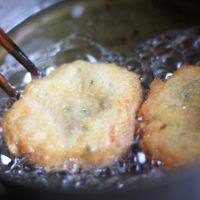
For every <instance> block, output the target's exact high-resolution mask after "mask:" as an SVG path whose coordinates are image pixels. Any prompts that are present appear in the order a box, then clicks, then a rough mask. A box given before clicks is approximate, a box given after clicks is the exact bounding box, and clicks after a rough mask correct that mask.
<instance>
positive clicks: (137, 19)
mask: <svg viewBox="0 0 200 200" xmlns="http://www.w3.org/2000/svg"><path fill="white" fill-rule="evenodd" d="M199 22H200V16H199V15H198V14H196V13H190V12H189V13H187V12H186V13H185V12H183V11H180V10H179V11H178V12H177V10H176V9H174V8H170V7H167V8H160V7H159V8H158V7H156V6H154V5H153V4H152V3H150V1H147V0H134V1H128V0H124V1H122V0H115V1H101V0H94V1H89V0H86V1H81V0H76V1H65V2H63V3H59V4H57V5H55V6H52V7H51V8H49V9H46V10H44V11H42V12H40V13H38V14H37V15H35V16H32V17H30V18H28V19H27V20H26V21H24V22H23V23H21V24H19V25H18V26H17V27H16V28H14V29H13V30H12V31H11V32H10V34H11V36H12V38H13V39H14V40H15V41H16V43H18V44H19V46H20V47H21V48H22V49H23V50H24V52H26V54H27V55H28V56H29V58H30V59H31V60H32V61H33V62H34V63H35V64H36V66H38V67H39V68H40V69H41V70H42V71H43V72H44V73H46V74H49V73H50V72H51V71H52V70H54V69H55V68H56V67H57V66H59V65H61V64H62V63H66V62H71V61H74V60H77V59H83V60H87V61H90V62H96V61H97V62H114V63H116V64H118V65H120V66H123V67H127V68H128V70H131V71H134V72H136V73H138V74H140V75H141V81H142V85H143V89H144V94H145V93H146V91H147V90H148V88H149V86H150V83H151V82H152V80H153V79H154V78H157V79H166V78H168V77H169V76H171V75H172V74H173V72H174V71H175V70H176V69H177V68H179V67H180V66H181V65H182V64H194V65H195V64H196V65H200V28H199V26H200V23H199ZM0 66H1V68H0V71H1V73H2V74H3V75H4V76H5V77H6V78H7V79H8V80H9V82H10V83H12V84H13V85H15V86H16V87H17V88H18V89H20V90H23V88H24V86H25V85H26V84H28V83H29V82H30V81H31V80H32V78H31V76H30V73H28V72H26V71H25V70H23V68H22V66H21V65H20V64H18V63H17V62H16V61H15V60H14V59H13V58H12V57H11V56H10V55H7V54H6V52H5V51H4V50H3V49H0ZM13 101H14V100H13V99H9V98H8V97H7V96H6V95H5V94H4V93H3V91H0V120H1V119H2V114H3V112H4V111H5V110H6V109H7V108H9V107H10V106H11V105H12V103H13ZM138 120H139V119H138ZM0 131H2V130H0ZM134 141H135V142H134V145H133V147H132V148H131V149H130V150H129V151H128V152H127V154H126V155H124V156H122V158H121V159H120V160H119V161H118V163H116V164H115V165H113V166H111V167H107V168H99V169H96V170H87V171H83V170H79V169H77V168H76V166H75V167H74V169H73V173H69V172H57V173H48V172H47V171H46V170H45V169H42V168H35V167H33V166H30V165H28V164H27V162H26V160H25V159H23V158H13V157H11V156H10V155H9V154H8V152H7V150H6V148H5V146H4V144H3V141H2V139H0V175H1V176H2V177H5V178H7V179H10V180H13V179H14V180H15V182H19V183H23V184H24V185H26V184H33V183H34V184H35V185H38V186H41V187H47V188H61V189H63V190H65V189H69V188H73V189H86V188H87V190H88V188H89V190H93V189H94V188H95V189H98V190H103V189H106V188H109V187H111V186H112V187H114V188H117V189H123V188H126V186H130V185H131V186H132V187H137V183H139V182H141V181H143V182H145V181H147V182H153V181H157V180H159V181H161V180H162V179H164V177H165V172H164V171H163V170H162V167H160V165H161V163H160V162H159V161H157V162H155V161H153V160H152V161H149V160H147V158H146V155H145V153H144V152H142V150H141V149H140V147H139V145H138V141H139V137H136V138H134Z"/></svg>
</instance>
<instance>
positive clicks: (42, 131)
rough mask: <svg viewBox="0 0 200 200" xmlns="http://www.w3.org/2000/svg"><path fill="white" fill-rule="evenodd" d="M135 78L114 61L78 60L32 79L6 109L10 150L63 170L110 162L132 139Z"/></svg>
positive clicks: (137, 93)
mask: <svg viewBox="0 0 200 200" xmlns="http://www.w3.org/2000/svg"><path fill="white" fill-rule="evenodd" d="M140 102H141V85H140V81H139V77H138V76H137V75H136V74H134V73H132V72H129V71H127V70H126V69H125V68H121V67H118V66H116V65H114V64H103V63H88V62H85V61H76V62H73V63H70V64H64V65H62V66H61V67H59V68H57V69H56V70H55V71H54V72H52V73H51V74H50V75H48V76H47V77H44V78H42V79H40V80H35V81H33V82H32V83H30V84H29V85H28V86H27V87H26V89H25V92H24V95H23V96H22V97H21V98H20V100H19V101H17V102H16V103H14V105H13V106H12V107H11V108H10V109H9V110H8V111H7V112H6V113H5V115H4V118H3V139H4V141H5V143H6V144H7V147H8V149H9V151H10V152H11V154H13V155H14V156H20V157H26V158H27V160H28V161H29V162H30V163H32V164H35V165H36V166H45V167H50V169H52V170H62V169H63V166H65V167H67V169H70V167H71V166H72V164H77V166H79V167H81V168H87V167H100V166H106V165H110V164H112V163H113V162H114V161H115V160H116V159H117V158H118V157H119V156H120V155H121V154H122V153H124V152H126V151H127V149H128V148H129V147H130V145H131V144H132V142H133V134H134V129H135V113H136V110H137V108H138V106H139V104H140Z"/></svg>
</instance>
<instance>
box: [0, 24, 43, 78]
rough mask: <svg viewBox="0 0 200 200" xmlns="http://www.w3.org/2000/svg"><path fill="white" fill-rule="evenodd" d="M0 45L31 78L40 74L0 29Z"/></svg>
mask: <svg viewBox="0 0 200 200" xmlns="http://www.w3.org/2000/svg"><path fill="white" fill-rule="evenodd" d="M0 44H1V45H2V46H3V47H4V48H5V49H6V50H7V51H8V53H10V54H11V55H13V56H14V57H15V58H16V60H17V61H18V62H20V63H21V64H22V65H23V66H24V67H25V68H26V69H27V70H28V71H29V72H30V73H31V74H32V75H33V76H37V77H39V76H40V75H41V74H40V72H39V70H38V69H37V67H36V66H35V65H34V64H33V63H32V62H31V61H30V60H29V58H28V57H27V56H26V55H25V53H23V51H22V50H21V49H20V48H19V47H18V46H17V45H16V44H15V42H14V41H13V40H12V39H11V38H10V37H9V36H8V34H6V33H5V32H4V30H3V29H2V28H1V27H0Z"/></svg>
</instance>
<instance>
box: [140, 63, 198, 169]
mask: <svg viewBox="0 0 200 200" xmlns="http://www.w3.org/2000/svg"><path fill="white" fill-rule="evenodd" d="M139 115H141V116H142V122H141V124H140V128H141V130H142V132H143V138H142V140H141V145H142V148H143V149H144V151H145V152H146V153H147V154H148V156H149V158H150V159H156V160H161V161H163V163H164V165H165V166H167V167H175V166H182V165H187V164H188V165H189V164H191V163H193V162H198V161H200V67H193V66H184V67H182V68H180V69H178V70H177V71H176V72H175V73H174V75H173V76H172V77H170V78H169V79H168V80H167V81H165V82H163V81H159V80H155V81H154V82H153V84H152V86H151V89H150V93H149V96H148V98H147V100H146V102H145V103H144V104H143V105H142V107H141V109H140V112H139Z"/></svg>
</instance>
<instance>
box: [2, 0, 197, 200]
mask: <svg viewBox="0 0 200 200" xmlns="http://www.w3.org/2000/svg"><path fill="white" fill-rule="evenodd" d="M59 2H60V1H59V0H49V1H43V0H20V3H19V1H17V0H1V1H0V19H1V20H0V26H1V27H3V28H4V30H6V31H11V30H12V29H13V28H14V27H16V26H17V25H18V24H20V23H21V22H23V21H24V20H25V19H27V18H29V17H30V16H32V15H34V14H36V13H38V12H40V11H42V10H44V9H48V8H49V7H50V6H52V5H54V4H57V3H59ZM176 2H178V1H167V0H157V1H154V5H155V6H158V5H161V7H162V6H171V5H172V4H173V6H174V7H173V12H174V13H175V12H185V15H189V11H190V12H196V13H197V12H198V11H199V9H197V7H198V6H199V3H198V1H195V0H194V1H190V2H189V1H187V0H185V1H183V4H180V3H176ZM133 3H134V1H133ZM182 10H184V11H182ZM11 11H12V12H11ZM195 19H196V18H194V21H195ZM177 20H178V19H177ZM188 21H190V20H188ZM194 21H193V22H192V23H194V24H195V23H196V25H200V23H199V22H197V21H196V22H194ZM175 23H176V22H175ZM188 23H189V22H188ZM185 26H186V27H187V24H185ZM151 34H152V33H151ZM151 34H149V35H148V33H147V35H146V36H145V37H146V38H148V37H150V36H151ZM142 39H143V38H142ZM142 39H141V38H139V39H138V40H137V41H135V42H136V43H137V42H140V41H141V40H142ZM0 197H1V199H14V198H21V199H50V200H51V199H101V200H102V199H115V200H117V199H138V200H139V199H141V200H143V199H162V200H165V199H166V200H167V199H172V200H178V199H182V200H187V199H191V200H199V199H200V167H199V166H193V167H190V168H185V169H179V170H172V171H168V172H165V175H164V177H162V179H160V178H158V179H154V180H152V179H151V178H141V179H139V180H138V181H136V182H135V183H134V184H133V185H130V184H129V185H128V186H127V187H125V188H123V189H117V188H116V187H112V186H111V187H109V188H106V189H104V190H100V191H98V190H93V191H91V190H89V189H88V190H87V189H79V190H76V189H65V190H63V189H62V188H59V187H55V188H48V187H42V186H40V185H37V184H36V183H34V182H26V181H21V182H20V181H16V179H15V177H9V178H8V177H7V176H5V175H4V174H0Z"/></svg>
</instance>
